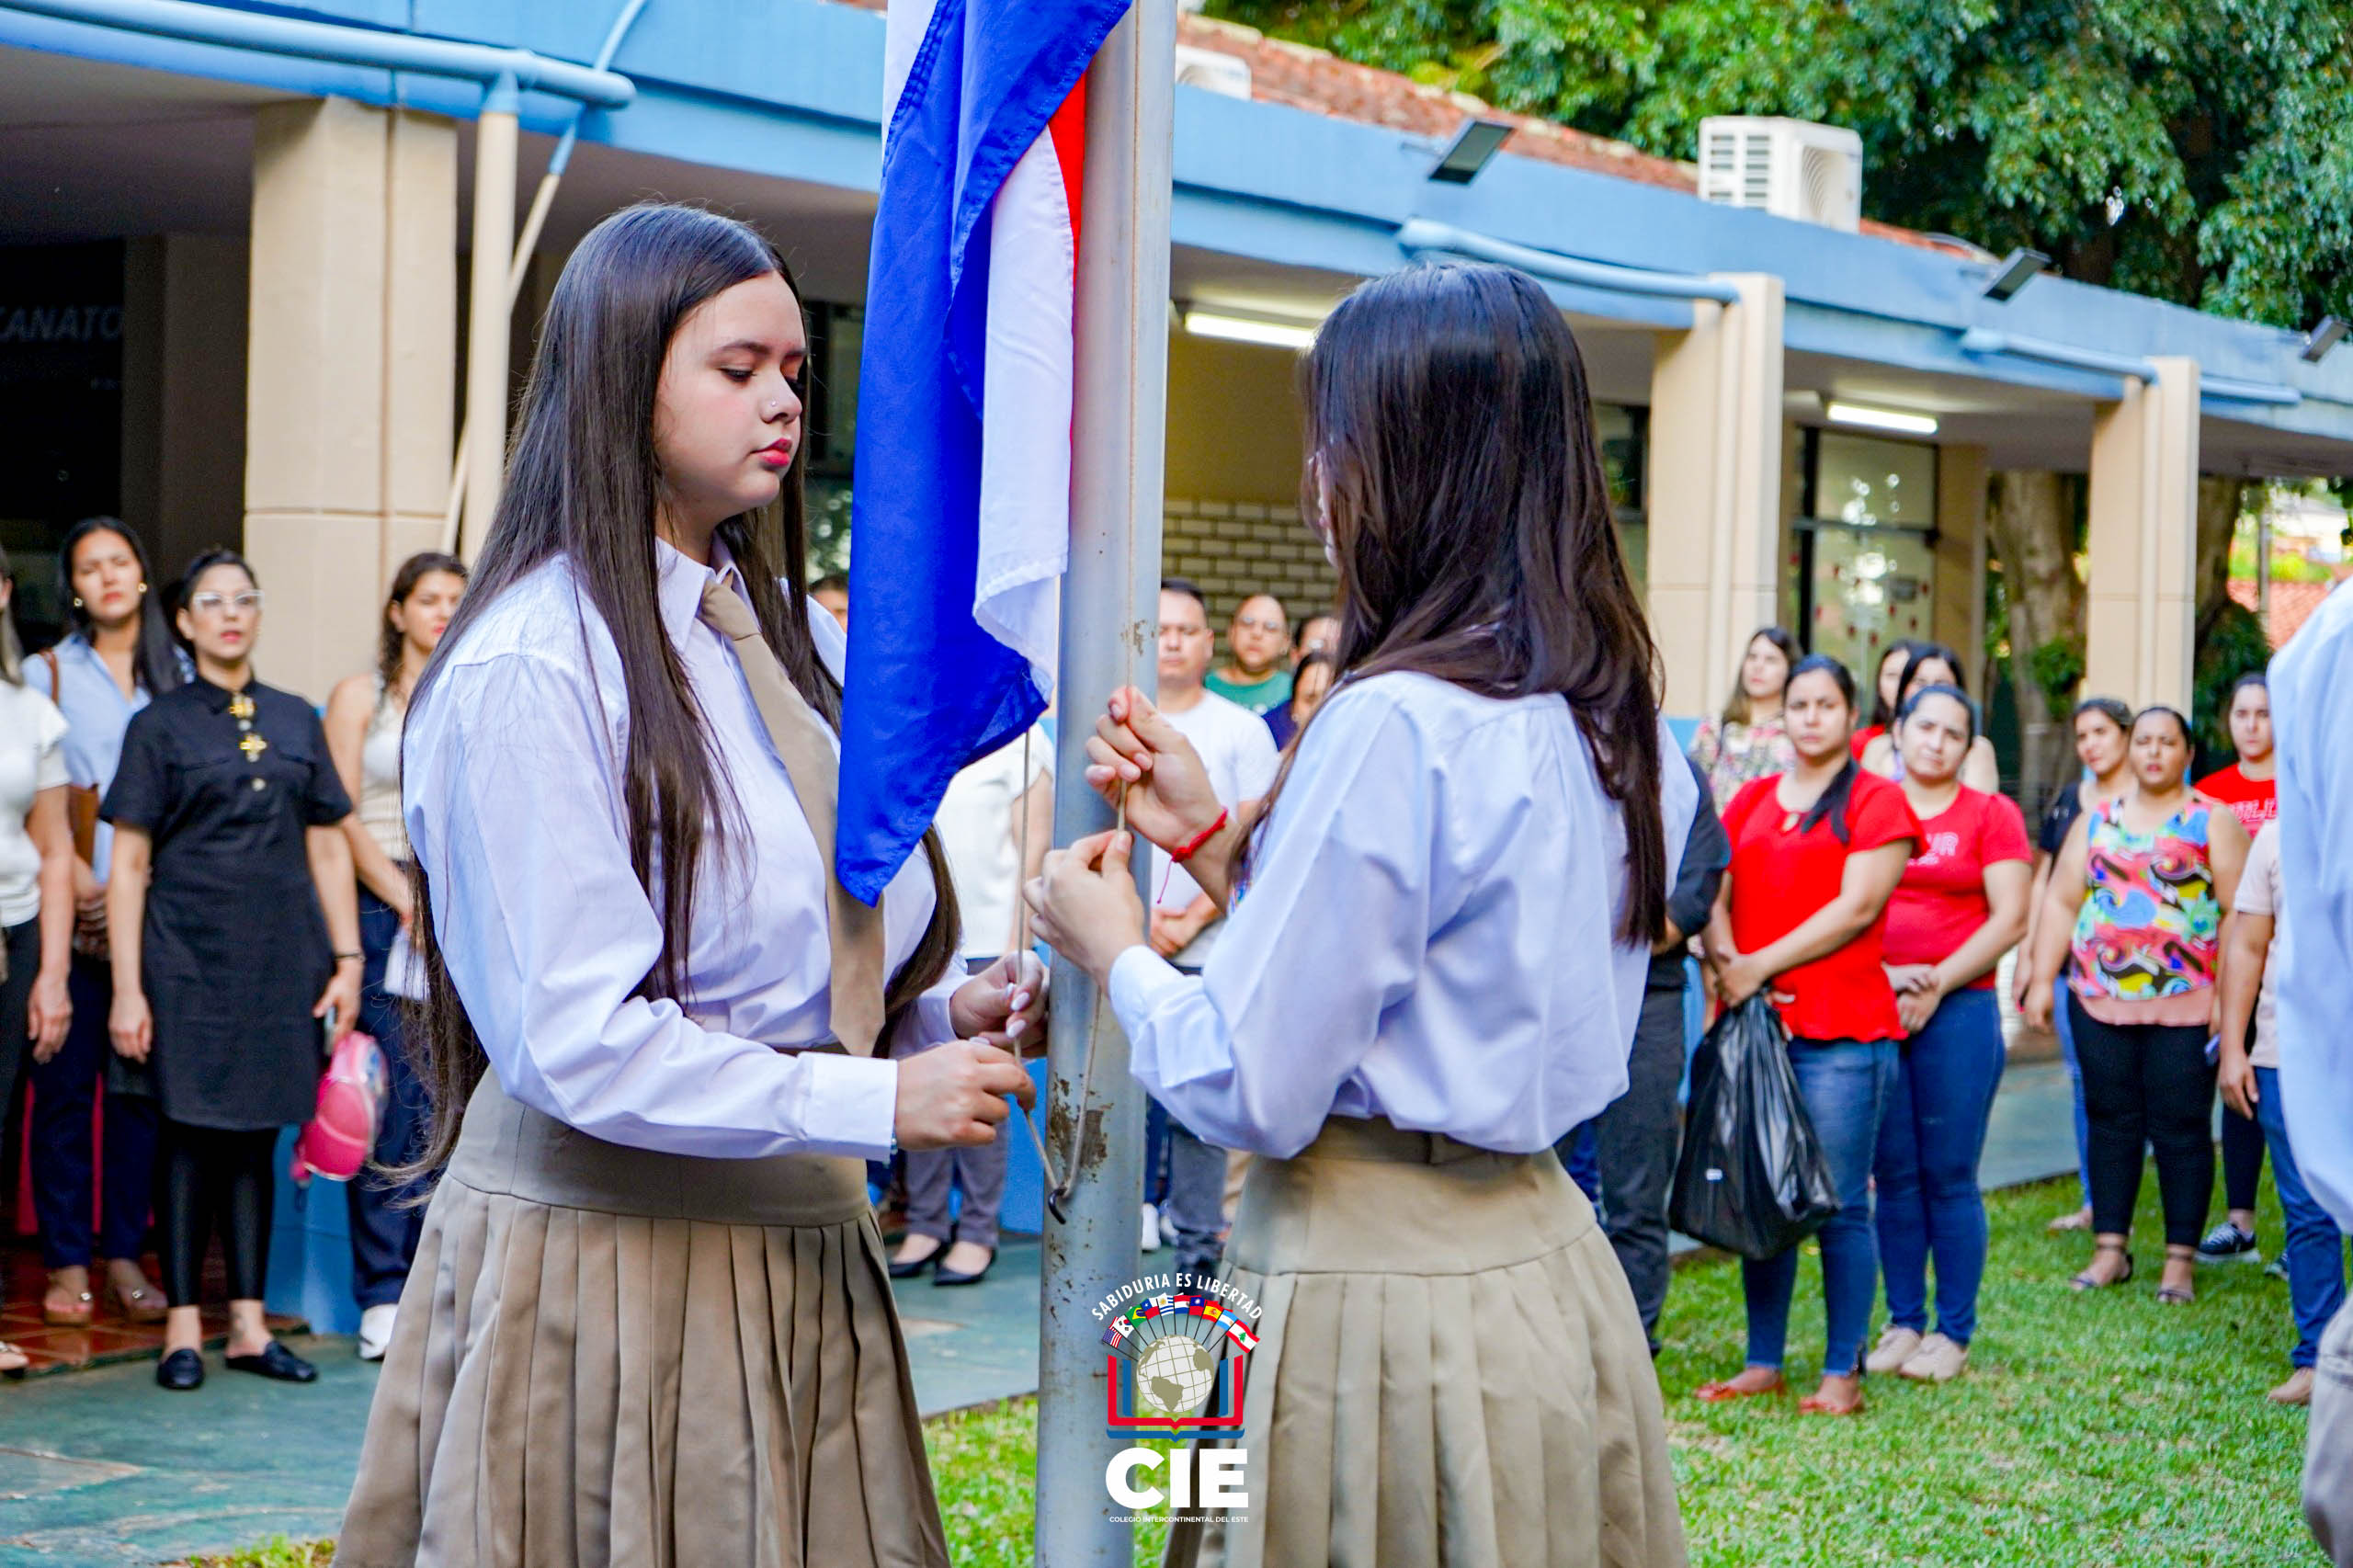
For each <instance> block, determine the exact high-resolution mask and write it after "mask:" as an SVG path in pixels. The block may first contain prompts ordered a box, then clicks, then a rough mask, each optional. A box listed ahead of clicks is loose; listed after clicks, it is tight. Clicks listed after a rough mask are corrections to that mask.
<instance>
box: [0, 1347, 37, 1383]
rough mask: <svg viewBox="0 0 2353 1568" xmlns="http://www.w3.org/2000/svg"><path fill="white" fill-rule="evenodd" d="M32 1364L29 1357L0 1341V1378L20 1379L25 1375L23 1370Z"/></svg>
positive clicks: (31, 1359)
mask: <svg viewBox="0 0 2353 1568" xmlns="http://www.w3.org/2000/svg"><path fill="white" fill-rule="evenodd" d="M32 1364H33V1358H31V1357H29V1356H28V1355H26V1354H25V1353H24V1352H23V1351H22V1350H20V1349H18V1348H17V1346H14V1345H11V1344H9V1343H8V1342H7V1341H6V1340H5V1339H0V1377H5V1378H21V1377H23V1376H24V1375H25V1369H26V1368H27V1367H29V1366H31V1365H32Z"/></svg>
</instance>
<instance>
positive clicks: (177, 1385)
mask: <svg viewBox="0 0 2353 1568" xmlns="http://www.w3.org/2000/svg"><path fill="white" fill-rule="evenodd" d="M155 1386H156V1387H157V1388H165V1389H169V1390H171V1391H172V1392H174V1393H186V1392H188V1390H190V1389H200V1388H202V1387H203V1386H204V1358H203V1357H201V1356H199V1355H198V1354H197V1353H196V1352H195V1351H193V1350H175V1351H173V1352H172V1353H171V1354H170V1355H168V1356H166V1357H165V1358H163V1359H162V1360H160V1361H158V1362H156V1363H155Z"/></svg>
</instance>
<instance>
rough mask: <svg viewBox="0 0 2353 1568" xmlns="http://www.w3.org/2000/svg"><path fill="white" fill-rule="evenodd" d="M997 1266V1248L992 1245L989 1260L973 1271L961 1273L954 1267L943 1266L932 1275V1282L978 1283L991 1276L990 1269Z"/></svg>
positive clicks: (936, 1283) (949, 1283)
mask: <svg viewBox="0 0 2353 1568" xmlns="http://www.w3.org/2000/svg"><path fill="white" fill-rule="evenodd" d="M995 1267H996V1249H995V1247H991V1248H990V1249H989V1260H988V1261H987V1262H986V1263H983V1265H981V1266H980V1267H978V1268H976V1269H974V1270H972V1273H970V1274H959V1273H958V1272H957V1271H956V1270H954V1269H952V1268H942V1269H939V1270H938V1271H936V1272H935V1273H934V1274H933V1275H932V1277H931V1282H932V1283H933V1284H935V1285H977V1284H979V1283H980V1282H981V1281H982V1280H983V1279H986V1278H988V1277H989V1270H990V1269H992V1268H995Z"/></svg>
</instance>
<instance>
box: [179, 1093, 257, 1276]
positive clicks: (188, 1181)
mask: <svg viewBox="0 0 2353 1568" xmlns="http://www.w3.org/2000/svg"><path fill="white" fill-rule="evenodd" d="M277 1153H278V1129H277V1128H275V1127H265V1128H262V1129H261V1130H260V1131H252V1132H248V1131H223V1130H222V1129H220V1128H216V1127H190V1126H188V1124H187V1123H185V1122H179V1121H170V1120H166V1121H165V1123H164V1159H163V1165H164V1181H163V1188H164V1190H163V1204H162V1208H163V1213H162V1215H161V1219H162V1221H163V1233H164V1234H163V1249H162V1250H163V1255H164V1295H165V1300H167V1301H170V1302H171V1304H172V1305H173V1306H176V1307H192V1306H195V1305H196V1304H197V1302H198V1301H199V1298H200V1295H201V1292H202V1290H203V1286H204V1254H205V1251H206V1249H207V1248H208V1247H209V1246H210V1244H211V1240H212V1229H213V1227H214V1226H215V1225H216V1224H217V1225H218V1226H219V1227H220V1230H221V1254H222V1260H223V1261H224V1262H225V1263H227V1265H228V1273H229V1299H230V1300H231V1301H260V1300H261V1298H262V1290H263V1288H264V1285H265V1283H266V1282H267V1278H268V1274H269V1209H270V1198H271V1194H272V1189H273V1178H274V1176H275V1175H276V1173H275V1172H274V1171H273V1170H272V1169H271V1168H270V1167H271V1166H272V1165H273V1164H275V1162H276V1156H277Z"/></svg>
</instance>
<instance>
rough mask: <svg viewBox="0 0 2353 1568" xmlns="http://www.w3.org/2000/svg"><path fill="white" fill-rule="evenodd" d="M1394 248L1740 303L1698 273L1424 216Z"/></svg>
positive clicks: (1568, 279) (1584, 284)
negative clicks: (1588, 255) (1648, 267)
mask: <svg viewBox="0 0 2353 1568" xmlns="http://www.w3.org/2000/svg"><path fill="white" fill-rule="evenodd" d="M1397 247H1398V248H1399V249H1400V250H1403V251H1404V252H1406V253H1408V254H1409V255H1428V254H1437V255H1442V256H1469V257H1471V258H1472V259H1473V260H1475V261H1492V262H1495V263H1496V264H1497V265H1498V266H1502V267H1518V268H1519V269H1520V270H1521V271H1522V272H1528V273H1533V274H1534V275H1535V276H1537V277H1539V278H1551V279H1552V280H1553V281H1554V282H1556V283H1571V284H1574V285H1576V286H1577V287H1579V288H1584V289H1599V290H1607V291H1608V292H1610V293H1613V294H1650V295H1655V296H1659V297H1661V298H1665V299H1670V300H1713V301H1716V302H1717V303H1718V304H1720V305H1734V304H1738V303H1739V302H1740V290H1738V289H1735V288H1733V286H1732V285H1731V284H1729V283H1727V282H1725V281H1723V280H1722V278H1702V277H1699V275H1697V274H1694V273H1683V272H1650V271H1645V270H1644V269H1643V268H1642V267H1618V266H1614V265H1612V264H1611V263H1608V262H1606V261H1587V260H1586V259H1585V258H1584V257H1582V256H1563V255H1561V254H1560V253H1559V252H1558V251H1549V250H1536V249H1532V248H1531V247H1529V246H1527V245H1516V244H1512V243H1511V242H1510V241H1508V240H1498V239H1494V238H1491V237H1489V236H1488V235H1485V234H1478V233H1472V232H1471V231H1470V230H1468V229H1458V228H1456V227H1455V226H1454V225H1453V224H1451V223H1439V222H1432V221H1431V220H1429V219H1427V218H1410V219H1407V220H1406V221H1405V222H1404V223H1403V224H1401V225H1400V226H1399V228H1398V230H1397Z"/></svg>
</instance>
